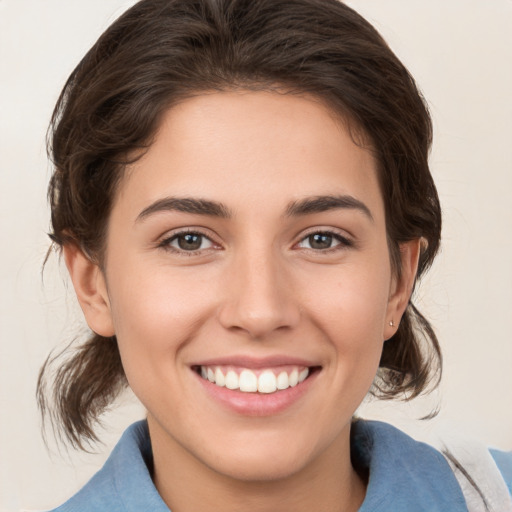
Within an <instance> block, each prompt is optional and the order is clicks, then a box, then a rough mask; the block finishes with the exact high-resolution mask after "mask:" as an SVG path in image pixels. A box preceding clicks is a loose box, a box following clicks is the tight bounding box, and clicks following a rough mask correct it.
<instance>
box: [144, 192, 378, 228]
mask: <svg viewBox="0 0 512 512" xmlns="http://www.w3.org/2000/svg"><path fill="white" fill-rule="evenodd" d="M335 209H352V210H358V211H360V212H362V213H364V215H365V216H366V217H368V218H369V219H370V220H371V221H373V216H372V214H371V212H370V209H369V208H368V207H367V206H366V205H365V204H364V203H363V202H362V201H360V200H359V199H356V198H355V197H353V196H349V195H341V196H340V195H336V196H335V195H326V196H314V197H307V198H305V199H301V200H300V201H293V202H291V203H290V204H289V205H288V207H287V208H286V211H285V215H286V216H288V217H299V216H302V215H310V214H313V213H321V212H325V211H329V210H335ZM166 211H177V212H183V213H192V214H196V215H206V216H211V217H219V218H223V219H227V218H230V217H231V216H232V214H231V211H230V210H229V208H228V207H227V206H226V205H224V204H223V203H219V202H216V201H210V200H208V199H200V198H192V197H165V198H163V199H159V200H158V201H155V202H154V203H151V204H150V205H149V206H148V207H146V208H144V210H142V211H141V212H140V213H139V215H138V216H137V219H136V222H140V221H142V220H144V219H145V218H147V217H149V216H150V215H153V214H155V213H159V212H166Z"/></svg>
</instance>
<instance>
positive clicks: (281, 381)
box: [277, 370, 307, 389]
mask: <svg viewBox="0 0 512 512" xmlns="http://www.w3.org/2000/svg"><path fill="white" fill-rule="evenodd" d="M306 371H307V370H306ZM289 387H290V383H289V381H288V374H287V373H286V372H281V373H280V374H279V375H278V376H277V389H286V388H289Z"/></svg>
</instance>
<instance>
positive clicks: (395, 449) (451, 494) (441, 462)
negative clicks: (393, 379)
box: [351, 420, 512, 512]
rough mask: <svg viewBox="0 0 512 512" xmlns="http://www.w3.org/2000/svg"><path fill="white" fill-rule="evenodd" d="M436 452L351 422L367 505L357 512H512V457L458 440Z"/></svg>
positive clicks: (387, 429)
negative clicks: (365, 478) (365, 484)
mask: <svg viewBox="0 0 512 512" xmlns="http://www.w3.org/2000/svg"><path fill="white" fill-rule="evenodd" d="M440 447H441V448H440V449H437V448H434V447H433V446H430V445H428V444H425V443H421V442H418V441H415V440H414V439H412V438H411V437H409V436H408V435H407V434H405V433H404V432H401V431H400V430H398V429H396V428H395V427H393V426H391V425H388V424H386V423H382V422H374V421H361V420H358V421H356V422H354V424H353V432H352V446H351V448H352V458H353V461H354V465H355V466H356V467H357V465H358V464H359V466H360V467H361V466H362V467H363V468H366V470H367V473H368V476H369V484H368V491H367V497H366V500H365V502H364V503H363V505H365V506H367V505H368V506H367V507H366V508H365V507H362V508H361V512H366V511H367V510H368V511H370V510H371V511H373V510H395V511H398V510H399V511H402V510H403V511H405V510H415V511H419V510H428V511H434V510H439V511H444V510H450V511H451V512H453V511H459V510H460V511H465V512H467V511H468V510H469V511H470V512H480V511H487V510H496V511H498V510H499V511H500V512H509V511H510V512H512V499H511V497H510V494H509V490H510V487H511V482H512V453H505V452H499V451H494V450H493V451H489V450H488V449H487V448H486V447H485V446H482V445H481V444H479V443H475V442H472V441H467V440H463V439H460V436H457V438H456V440H455V441H453V440H450V441H446V440H445V439H443V440H442V442H441V443H440ZM507 485H508V488H507Z"/></svg>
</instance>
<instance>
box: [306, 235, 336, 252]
mask: <svg viewBox="0 0 512 512" xmlns="http://www.w3.org/2000/svg"><path fill="white" fill-rule="evenodd" d="M309 245H310V246H311V247H312V248H313V249H329V247H331V245H332V236H331V235H326V234H323V233H315V234H314V235H311V236H310V237H309Z"/></svg>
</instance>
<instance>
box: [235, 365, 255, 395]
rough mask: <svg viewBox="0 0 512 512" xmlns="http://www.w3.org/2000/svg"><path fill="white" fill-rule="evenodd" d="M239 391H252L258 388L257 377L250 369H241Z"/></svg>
mask: <svg viewBox="0 0 512 512" xmlns="http://www.w3.org/2000/svg"><path fill="white" fill-rule="evenodd" d="M239 386H240V391H246V392H247V393H254V392H255V391H257V390H258V377H256V375H255V374H254V373H253V372H251V371H250V370H243V371H242V373H241V374H240V383H239Z"/></svg>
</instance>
